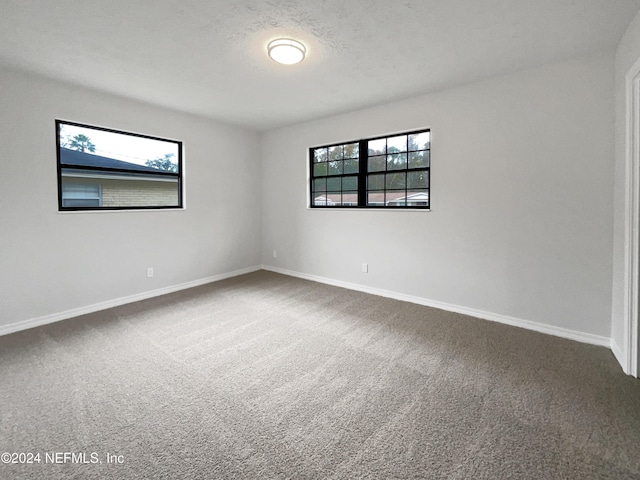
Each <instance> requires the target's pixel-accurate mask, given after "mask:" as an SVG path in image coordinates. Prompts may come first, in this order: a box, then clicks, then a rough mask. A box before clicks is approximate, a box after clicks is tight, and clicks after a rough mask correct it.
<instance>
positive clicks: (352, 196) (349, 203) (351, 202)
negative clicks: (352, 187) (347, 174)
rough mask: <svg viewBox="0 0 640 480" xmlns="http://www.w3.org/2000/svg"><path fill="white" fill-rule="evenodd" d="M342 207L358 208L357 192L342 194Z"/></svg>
mask: <svg viewBox="0 0 640 480" xmlns="http://www.w3.org/2000/svg"><path fill="white" fill-rule="evenodd" d="M342 206H344V207H356V206H358V192H357V191H356V192H344V191H343V192H342Z"/></svg>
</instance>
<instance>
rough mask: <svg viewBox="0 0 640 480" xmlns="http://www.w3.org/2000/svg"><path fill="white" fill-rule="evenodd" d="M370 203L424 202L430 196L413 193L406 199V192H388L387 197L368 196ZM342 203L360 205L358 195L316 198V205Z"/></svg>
mask: <svg viewBox="0 0 640 480" xmlns="http://www.w3.org/2000/svg"><path fill="white" fill-rule="evenodd" d="M367 200H368V202H369V203H370V204H371V203H374V204H380V205H384V204H385V203H386V204H393V203H404V202H405V201H406V202H409V203H411V202H418V201H420V202H424V201H428V200H429V194H428V193H427V192H418V193H412V194H410V195H407V196H406V197H405V195H404V192H399V191H398V192H394V191H390V192H387V195H386V197H385V194H384V193H368V194H367ZM341 203H350V204H356V205H357V203H358V195H357V194H355V193H345V194H342V195H341V194H339V193H329V194H326V195H320V196H318V197H315V204H316V205H340V204H341Z"/></svg>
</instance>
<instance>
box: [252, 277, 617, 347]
mask: <svg viewBox="0 0 640 480" xmlns="http://www.w3.org/2000/svg"><path fill="white" fill-rule="evenodd" d="M262 268H263V269H264V270H268V271H271V272H276V273H281V274H283V275H289V276H291V277H298V278H302V279H305V280H311V281H313V282H319V283H325V284H327V285H333V286H336V287H342V288H347V289H349V290H356V291H359V292H364V293H370V294H373V295H379V296H382V297H388V298H393V299H395V300H402V301H405V302H411V303H417V304H419V305H424V306H426V307H433V308H438V309H440V310H447V311H449V312H455V313H461V314H463V315H469V316H471V317H476V318H481V319H483V320H489V321H491V322H498V323H504V324H506V325H511V326H514V327H520V328H526V329H527V330H533V331H536V332H540V333H546V334H548V335H554V336H556V337H562V338H567V339H569V340H575V341H577V342H582V343H588V344H591V345H599V346H603V347H607V348H612V342H611V339H610V338H608V337H602V336H600V335H593V334H591V333H585V332H578V331H576V330H569V329H567V328H562V327H556V326H553V325H547V324H544V323H538V322H532V321H530V320H523V319H521V318H515V317H509V316H507V315H501V314H498V313H491V312H485V311H483V310H476V309H474V308H468V307H461V306H458V305H452V304H449V303H443V302H438V301H436V300H429V299H427V298H422V297H416V296H413V295H405V294H403V293H398V292H393V291H390V290H383V289H379V288H373V287H367V286H364V285H358V284H356V283H349V282H343V281H340V280H333V279H331V278H325V277H320V276H317V275H309V274H307V273H300V272H295V271H292V270H286V269H283V268H278V267H272V266H270V265H262ZM614 353H615V352H614Z"/></svg>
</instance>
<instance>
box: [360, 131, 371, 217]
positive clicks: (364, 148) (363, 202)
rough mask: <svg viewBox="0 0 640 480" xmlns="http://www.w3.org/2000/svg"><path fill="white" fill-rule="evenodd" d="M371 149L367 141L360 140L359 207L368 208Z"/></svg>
mask: <svg viewBox="0 0 640 480" xmlns="http://www.w3.org/2000/svg"><path fill="white" fill-rule="evenodd" d="M368 163H369V148H368V145H367V140H360V142H359V145H358V167H359V168H358V207H366V206H367V164H368Z"/></svg>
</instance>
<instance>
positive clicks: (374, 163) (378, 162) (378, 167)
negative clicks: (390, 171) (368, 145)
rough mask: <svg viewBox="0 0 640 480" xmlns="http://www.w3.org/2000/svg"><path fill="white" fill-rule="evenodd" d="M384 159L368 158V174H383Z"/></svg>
mask: <svg viewBox="0 0 640 480" xmlns="http://www.w3.org/2000/svg"><path fill="white" fill-rule="evenodd" d="M385 163H386V157H385V156H380V157H369V170H368V171H369V172H384V170H385V168H386V167H385Z"/></svg>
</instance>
